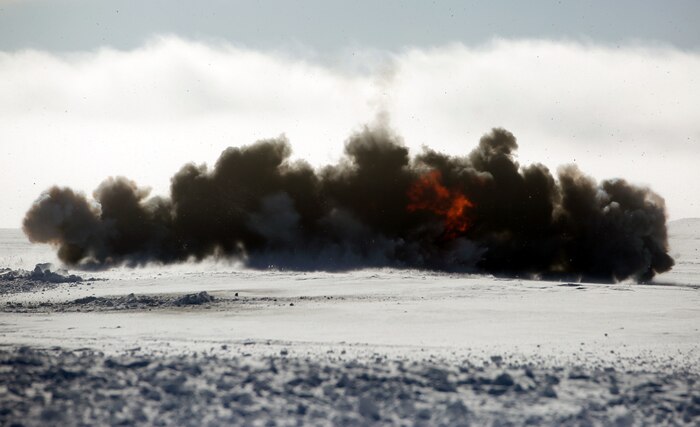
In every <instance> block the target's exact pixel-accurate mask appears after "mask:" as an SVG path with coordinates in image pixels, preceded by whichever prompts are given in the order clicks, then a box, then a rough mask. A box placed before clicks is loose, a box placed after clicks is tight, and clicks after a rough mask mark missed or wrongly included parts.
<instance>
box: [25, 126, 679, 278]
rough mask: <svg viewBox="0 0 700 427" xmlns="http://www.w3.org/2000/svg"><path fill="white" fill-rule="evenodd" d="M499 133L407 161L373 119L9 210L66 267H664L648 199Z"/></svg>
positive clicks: (526, 270)
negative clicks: (214, 261)
mask: <svg viewBox="0 0 700 427" xmlns="http://www.w3.org/2000/svg"><path fill="white" fill-rule="evenodd" d="M517 148H518V144H517V142H516V139H515V137H514V136H513V134H511V133H510V132H508V131H506V130H504V129H494V130H492V131H491V132H490V133H488V134H486V135H484V136H483V137H482V138H481V139H480V141H479V144H478V146H477V147H476V148H475V149H473V150H472V151H471V152H470V153H469V154H468V155H466V156H461V157H455V156H449V155H445V154H443V153H439V152H437V151H434V150H431V149H429V148H427V147H426V148H424V150H423V152H422V153H421V154H419V155H417V156H415V157H413V158H411V156H410V155H409V151H408V149H407V148H406V147H405V146H404V145H403V143H402V141H401V138H400V137H399V136H397V135H395V134H394V133H393V132H392V131H390V130H389V129H387V128H386V127H383V126H381V125H378V126H375V127H372V128H369V127H367V128H365V129H364V130H362V131H360V132H358V133H355V134H353V135H352V136H351V137H350V138H349V139H348V140H347V142H346V145H345V156H344V157H343V158H342V159H341V160H340V161H339V162H338V163H337V164H335V165H329V166H325V167H322V168H320V169H318V170H314V169H313V168H312V167H310V166H309V165H308V163H306V162H301V161H298V162H293V161H290V160H289V158H290V154H291V146H290V144H289V142H288V141H287V140H286V139H285V138H283V137H280V138H277V139H271V140H262V141H259V142H257V143H255V144H253V145H250V146H244V147H241V148H236V147H231V148H227V149H226V150H224V152H223V153H222V154H221V156H220V157H219V159H218V160H217V161H216V164H215V165H214V167H212V168H209V167H207V166H206V165H197V164H194V163H189V164H187V165H185V166H183V167H182V168H181V169H180V170H179V172H177V173H176V174H175V175H174V176H173V177H172V179H171V186H170V195H169V197H158V196H156V197H149V195H148V193H149V192H148V190H146V189H143V188H141V187H139V186H138V185H137V184H136V183H135V182H133V181H130V180H128V179H126V178H108V179H107V180H105V181H104V182H103V183H102V184H100V185H99V187H98V188H97V189H96V190H95V191H94V193H93V197H94V201H92V200H91V199H88V198H86V197H85V196H83V195H82V194H80V193H76V192H74V191H73V190H71V189H69V188H65V187H52V188H51V189H49V190H48V191H47V192H45V193H44V194H42V196H41V197H40V198H39V199H38V200H37V201H36V203H35V204H34V205H33V206H32V208H31V209H30V210H29V212H27V215H26V217H25V219H24V231H25V233H26V234H27V235H28V237H29V238H30V240H32V241H34V242H41V243H51V244H53V245H56V247H57V248H58V255H59V258H60V259H61V260H62V261H64V262H65V263H67V264H70V265H78V266H86V267H104V266H112V265H120V264H127V265H139V264H144V263H148V262H165V263H168V262H177V261H185V260H189V259H198V260H199V259H203V258H206V257H208V256H212V255H219V256H227V257H233V258H236V259H240V260H242V261H243V262H244V263H246V264H247V265H248V266H251V267H257V268H269V267H271V266H273V267H279V268H285V269H287V268H290V269H301V270H339V269H341V270H342V269H352V268H365V267H385V266H387V267H399V268H421V269H436V270H445V271H484V272H489V273H493V274H499V275H508V276H518V277H547V278H574V279H579V278H583V279H584V280H588V281H591V280H595V281H604V282H611V281H616V280H623V279H627V278H630V277H631V278H633V279H636V280H648V279H650V278H651V277H653V276H654V274H655V273H657V272H663V271H667V270H668V269H670V267H671V266H672V265H673V260H672V259H671V258H670V257H669V255H668V254H667V251H668V244H667V236H666V215H665V205H664V201H663V199H662V198H661V197H660V196H658V195H657V194H655V193H654V192H652V191H651V190H649V189H647V188H643V187H636V186H633V185H630V184H629V183H627V182H626V181H624V180H621V179H614V180H609V181H603V182H601V183H600V184H598V183H596V181H595V180H594V179H592V178H590V177H588V176H586V175H584V174H583V173H582V172H580V171H579V170H578V168H577V167H576V166H572V165H570V166H566V167H564V168H561V169H560V170H559V171H558V173H557V177H556V178H555V177H554V176H553V175H552V174H551V173H550V171H549V170H548V169H547V168H546V167H545V166H543V165H541V164H533V165H523V166H522V167H521V166H520V165H519V164H518V163H517V162H516V161H515V159H514V154H515V151H516V150H517Z"/></svg>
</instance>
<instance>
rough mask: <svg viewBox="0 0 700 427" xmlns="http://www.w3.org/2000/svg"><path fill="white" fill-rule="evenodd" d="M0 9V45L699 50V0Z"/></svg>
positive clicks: (98, 1) (156, 3)
mask: <svg viewBox="0 0 700 427" xmlns="http://www.w3.org/2000/svg"><path fill="white" fill-rule="evenodd" d="M0 7H1V10H0V49H2V50H15V49H19V48H27V47H30V48H36V49H48V50H90V49H95V48H97V47H100V46H104V45H109V46H113V47H116V48H120V49H130V48H134V47H137V46H139V45H140V44H141V43H143V41H144V40H146V39H148V38H149V37H151V36H153V35H156V34H176V35H179V36H181V37H185V38H197V39H200V38H203V39H208V38H219V39H224V40H228V41H230V42H233V43H236V44H243V45H245V46H247V47H251V48H266V49H267V48H279V47H281V46H282V47H284V46H294V45H295V44H299V45H301V46H305V47H310V48H312V49H313V50H315V51H318V52H322V53H324V54H327V53H333V52H335V51H338V50H343V49H346V48H348V47H352V46H354V45H357V46H360V47H364V48H374V49H388V50H396V49H400V48H404V47H406V46H436V45H442V44H445V43H447V42H462V43H465V44H475V43H481V42H483V41H486V40H489V39H490V38H492V37H500V38H548V39H561V38H568V39H583V40H592V41H600V42H605V43H620V42H628V41H641V42H650V41H652V42H660V43H667V44H671V45H674V46H677V47H680V48H683V49H696V48H698V47H700V25H698V19H699V18H700V2H698V1H695V0H668V1H658V0H616V1H605V0H602V1H591V0H580V1H561V0H560V1H551V0H530V1H520V0H509V1H503V0H500V1H499V0H495V1H454V0H447V1H415V0H407V1H397V0H386V1H367V0H359V1H352V2H348V1H337V0H312V1H269V0H262V1H229V0H204V1H202V0H178V1H173V0H121V1H119V0H115V1H107V0H0Z"/></svg>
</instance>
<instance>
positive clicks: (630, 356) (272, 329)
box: [0, 219, 700, 425]
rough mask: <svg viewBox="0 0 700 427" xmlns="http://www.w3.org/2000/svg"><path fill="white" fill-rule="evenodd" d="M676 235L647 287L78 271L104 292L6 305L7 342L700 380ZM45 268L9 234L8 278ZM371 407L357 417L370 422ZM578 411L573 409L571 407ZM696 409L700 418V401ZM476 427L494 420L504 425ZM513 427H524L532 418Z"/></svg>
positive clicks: (27, 298) (692, 262)
mask: <svg viewBox="0 0 700 427" xmlns="http://www.w3.org/2000/svg"><path fill="white" fill-rule="evenodd" d="M669 236H670V245H671V252H670V253H671V255H672V256H673V257H674V258H675V260H676V266H675V267H674V270H673V271H671V272H669V273H666V274H662V275H659V276H657V278H655V280H654V282H653V283H651V284H645V285H640V284H635V283H631V282H625V283H618V284H611V285H601V284H579V283H559V282H545V281H525V280H518V279H498V278H494V277H491V276H480V275H463V274H437V273H428V272H423V271H407V270H371V271H352V272H346V273H326V272H283V271H274V270H268V271H256V270H247V269H245V268H242V267H241V266H240V265H237V264H235V263H231V262H227V261H223V260H218V261H217V260H213V261H207V262H202V263H197V264H194V263H185V264H180V265H174V266H147V267H142V268H137V269H129V268H116V269H111V270H109V271H95V272H93V271H90V272H81V271H77V272H76V271H71V272H70V273H73V274H78V275H80V276H83V277H84V278H95V279H98V280H96V281H83V282H80V283H77V284H74V283H63V284H56V285H53V286H48V287H46V288H39V289H38V290H36V291H34V292H19V293H17V292H16V293H6V294H0V307H2V306H4V307H5V308H4V309H2V310H0V342H1V343H2V344H3V345H4V346H5V347H6V348H8V349H17V348H18V347H19V346H30V347H32V348H39V349H41V348H49V347H54V346H58V347H60V348H61V349H62V350H61V351H74V350H75V349H85V348H89V349H91V350H96V351H100V352H103V353H104V354H106V355H120V354H123V353H124V352H125V351H127V350H130V351H131V353H132V354H133V353H134V351H135V352H136V353H137V354H142V355H143V354H145V355H150V356H149V357H153V355H154V354H158V355H161V356H162V357H166V358H167V357H178V356H181V355H190V354H192V353H194V352H199V353H202V352H204V353H207V352H208V354H211V355H216V357H224V358H225V357H228V356H230V357H252V358H253V359H256V358H258V359H260V360H263V359H262V358H265V357H278V355H279V354H280V352H282V353H283V354H284V355H285V357H298V358H311V360H312V361H316V362H318V361H324V360H325V361H327V359H328V354H329V353H333V354H341V353H342V354H343V355H344V356H343V360H346V361H347V360H355V361H357V360H359V361H364V362H366V361H368V360H370V361H371V360H373V358H374V357H376V356H377V355H378V354H379V355H381V357H383V358H388V360H399V359H401V360H404V359H407V360H412V361H419V362H420V361H425V360H432V359H435V360H439V361H440V363H442V365H441V366H446V367H449V366H452V367H454V366H457V365H458V364H460V363H462V361H464V360H469V361H470V363H474V364H476V365H479V364H480V363H487V364H488V363H490V362H489V361H491V360H493V359H492V358H493V357H494V356H497V357H505V358H506V359H507V360H508V361H509V362H510V363H512V364H515V365H518V364H526V363H535V364H536V365H537V366H538V367H539V368H542V369H548V367H566V368H567V369H572V368H573V367H576V366H583V367H586V368H587V369H596V368H597V367H603V366H609V367H614V368H615V369H617V370H622V371H625V372H629V373H633V372H656V373H667V374H669V375H675V374H678V373H683V375H691V376H697V375H700V252H698V249H699V248H700V219H685V220H679V221H675V222H672V223H670V225H669ZM44 262H53V263H56V259H55V256H54V254H53V252H52V251H51V248H48V247H45V246H36V245H31V244H29V243H28V242H26V239H24V237H23V236H22V234H21V232H20V231H18V230H0V267H8V268H13V269H16V268H24V269H29V270H31V269H32V268H33V267H34V264H36V263H44ZM56 265H57V266H58V264H57V263H56ZM203 291H205V292H207V293H208V294H209V295H211V296H213V297H214V298H215V303H211V304H203V305H201V306H200V305H196V306H187V307H181V306H174V305H159V306H153V307H145V306H142V305H141V306H139V305H136V306H133V307H131V308H130V307H129V306H128V305H126V306H123V307H122V308H123V309H102V308H100V307H103V306H94V305H85V306H81V305H80V304H76V303H74V301H75V300H76V299H81V298H86V297H98V298H103V299H104V301H107V300H110V301H117V300H119V298H122V300H123V299H124V298H125V297H127V296H129V294H134V295H135V296H137V297H143V296H153V297H158V298H164V297H173V298H175V297H178V296H181V295H183V294H192V293H199V292H203ZM99 301H103V300H99ZM110 304H111V303H110ZM110 307H111V305H110ZM120 307H121V306H120ZM100 354H101V353H100ZM47 360H53V359H47ZM256 360H257V359H256ZM316 362H315V363H316ZM46 363H49V364H50V363H52V362H46ZM692 384H695V383H692V382H691V384H690V387H691V391H690V398H692V399H695V398H696V397H697V396H698V394H697V387H694V386H693V385H692ZM696 386H697V384H696ZM561 387H563V386H561ZM1 388H2V386H0V389H1ZM1 392H2V390H0V395H1ZM674 392H675V391H674ZM686 393H688V392H687V391H686ZM575 395H576V393H574V394H572V396H575ZM561 396H562V393H561V392H560V397H561ZM360 398H361V397H360ZM491 398H492V399H497V398H496V397H491ZM579 398H580V396H579ZM0 400H2V397H1V396H0ZM583 400H584V401H585V398H584V399H583ZM559 401H560V403H561V401H562V399H561V398H560V399H559ZM358 402H359V401H358ZM573 402H574V403H576V401H575V400H574V401H573ZM693 402H694V400H693ZM362 404H363V403H362V402H359V403H357V405H359V406H354V407H353V409H352V411H355V412H358V413H359V412H362V411H363V409H362ZM364 404H365V405H368V403H367V402H365V403H364ZM470 404H471V405H473V404H474V403H473V402H471V403H470ZM567 404H568V405H569V406H571V404H572V400H569V401H568V403H567ZM698 405H699V406H697V408H699V409H700V397H698ZM448 406H449V405H448ZM545 406H546V405H545ZM550 406H551V405H550ZM565 406H566V405H565ZM574 406H576V405H574ZM691 407H692V408H695V407H694V406H692V404H691ZM547 408H549V409H547ZM553 408H554V409H553ZM557 408H558V409H557ZM684 408H685V407H684ZM30 409H31V408H30ZM366 409H367V408H364V410H365V412H367V411H366ZM370 409H372V408H370ZM686 409H687V408H686ZM686 409H683V410H682V411H681V412H678V413H679V414H686V415H685V419H682V418H673V417H672V418H670V420H671V421H673V422H676V421H677V422H678V423H679V424H683V423H690V424H692V423H694V422H696V421H697V422H700V418H697V417H695V415H693V411H694V409H690V410H686ZM549 410H554V411H555V412H556V411H561V410H562V409H561V407H556V406H551V407H549V406H546V407H545V409H542V411H544V412H543V413H546V412H547V411H549ZM567 410H569V411H573V409H571V407H569V409H567ZM352 411H351V412H352ZM683 411H686V412H683ZM370 412H372V411H370ZM472 412H473V411H472ZM564 412H566V411H564ZM699 413H700V412H699ZM610 414H612V415H610V417H612V416H613V415H615V414H617V413H612V412H611V413H610ZM688 414H690V415H688ZM365 415H366V414H365ZM371 415H372V417H370V418H366V417H365V418H362V416H361V414H360V415H358V416H360V418H359V419H360V420H364V421H372V422H377V423H385V424H396V423H398V421H396V420H397V419H396V418H383V417H379V418H377V417H375V415H376V414H374V413H372V414H371ZM414 415H415V414H414ZM530 415H532V414H530ZM618 415H619V416H622V417H623V418H621V419H622V423H623V424H622V425H628V424H624V423H625V422H627V421H630V420H629V419H627V418H624V417H625V416H626V415H625V414H624V413H623V414H622V415H620V414H617V415H615V417H617V418H614V417H613V418H614V419H613V418H610V417H609V418H602V420H603V424H606V422H605V420H608V421H609V422H610V423H611V424H613V421H614V422H615V423H617V422H618V421H620V418H619V417H618ZM679 417H680V415H679ZM263 418H264V417H263ZM98 419H99V420H102V421H105V420H106V419H105V418H98ZM146 419H147V420H149V421H148V422H147V423H151V422H154V420H153V419H151V418H146ZM475 419H476V420H487V419H488V420H490V421H494V422H495V421H498V416H494V417H491V418H488V417H487V418H483V419H480V418H478V417H477V418H474V419H472V421H474V420H475ZM531 419H532V418H531ZM44 420H45V419H44ZM183 420H184V418H183V419H181V420H180V421H183ZM247 420H248V421H250V420H249V419H247ZM335 420H336V422H334V423H333V424H337V423H340V424H347V425H351V424H353V423H352V422H350V421H347V420H345V419H344V418H343V420H345V421H342V420H341V421H338V420H340V419H339V418H335ZM392 420H393V421H392ZM510 420H511V421H512V420H513V418H510ZM514 420H515V421H516V424H517V423H518V421H520V422H524V418H523V419H518V418H514ZM534 420H535V421H537V420H539V421H540V422H542V423H546V420H550V422H553V421H551V420H559V421H561V420H562V419H561V418H556V417H555V418H551V419H550V418H547V417H545V418H534ZM625 420H627V421H625ZM93 421H94V420H93ZM175 421H177V419H175ZM258 421H260V420H258ZM306 421H308V420H306V419H304V423H305V422H306ZM346 421H347V422H346ZM394 421H396V422H394ZM428 421H430V418H428ZM433 421H435V419H433ZM666 421H669V420H668V419H667V420H666ZM183 422H184V421H183ZM261 422H262V421H261ZM136 423H137V424H138V422H136ZM537 423H538V422H535V424H537ZM29 424H32V423H31V422H30V423H29ZM360 424H362V422H360ZM428 424H431V423H430V422H428ZM448 424H450V423H449V422H448ZM633 424H634V423H633ZM630 425H631V424H630Z"/></svg>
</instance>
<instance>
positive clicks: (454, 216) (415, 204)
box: [406, 170, 474, 239]
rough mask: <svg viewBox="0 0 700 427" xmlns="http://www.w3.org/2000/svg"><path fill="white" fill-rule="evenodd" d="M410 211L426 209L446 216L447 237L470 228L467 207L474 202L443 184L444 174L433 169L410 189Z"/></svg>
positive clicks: (408, 207) (455, 235) (459, 233)
mask: <svg viewBox="0 0 700 427" xmlns="http://www.w3.org/2000/svg"><path fill="white" fill-rule="evenodd" d="M408 198H409V200H410V202H409V204H408V206H406V209H407V210H408V212H416V211H419V210H425V211H429V212H432V213H434V214H435V215H438V216H440V217H443V218H444V224H445V232H444V236H445V237H446V238H447V239H454V238H456V237H458V236H460V235H463V234H464V233H465V232H466V231H467V229H469V225H470V220H469V218H468V217H467V212H466V211H467V209H469V208H472V207H474V204H473V203H472V202H471V201H470V200H469V199H468V198H467V197H466V196H465V195H464V194H462V193H460V192H459V191H454V190H449V189H447V187H445V186H444V185H443V184H442V174H441V173H440V171H438V170H432V171H430V172H428V173H426V174H424V175H423V176H421V177H420V178H419V179H418V180H417V181H416V182H415V183H413V185H412V186H411V187H410V188H409V189H408Z"/></svg>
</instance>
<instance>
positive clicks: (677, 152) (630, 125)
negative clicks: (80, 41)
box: [0, 37, 700, 227]
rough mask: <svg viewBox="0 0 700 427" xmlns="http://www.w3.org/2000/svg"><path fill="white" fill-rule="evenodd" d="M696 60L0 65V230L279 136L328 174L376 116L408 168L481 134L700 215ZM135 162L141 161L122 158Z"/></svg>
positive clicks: (526, 43) (671, 51) (458, 151)
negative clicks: (107, 183) (42, 197)
mask: <svg viewBox="0 0 700 427" xmlns="http://www.w3.org/2000/svg"><path fill="white" fill-rule="evenodd" d="M698 75H700V55H699V54H697V53H696V52H693V51H683V50H680V49H677V48H673V47H669V46H666V47H663V46H656V47H653V46H652V47H648V46H647V47H644V46H640V45H632V44H627V45H621V46H619V47H618V46H614V45H611V46H608V45H602V44H594V43H581V42H559V41H544V40H539V41H538V40H519V41H517V40H510V41H509V40H501V41H494V42H489V43H484V44H480V45H476V46H466V45H463V44H459V43H456V44H449V45H444V46H441V47H435V48H408V49H404V50H401V51H397V52H393V53H392V52H378V51H371V50H365V51H363V50H357V51H354V52H352V55H350V54H347V55H344V56H343V55H341V56H340V59H338V60H333V61H330V62H329V61H325V62H319V61H316V60H315V59H314V57H313V56H309V57H306V58H305V59H304V56H303V55H302V56H300V55H295V56H294V57H292V56H290V55H289V54H288V53H284V52H282V51H258V50H251V49H245V48H241V47H236V46H235V45H231V44H228V43H226V42H214V43H212V42H206V43H205V42H194V41H188V40H183V39H180V38H177V37H159V38H155V39H152V40H151V41H150V42H148V43H146V44H144V45H142V46H141V47H139V48H135V49H132V50H124V51H120V50H114V49H110V48H102V49H97V50H95V51H85V52H73V53H55V52H47V51H40V50H20V51H15V52H4V53H0V88H1V90H2V93H3V96H2V97H0V113H1V114H0V141H2V155H0V170H2V173H3V178H4V179H2V180H0V191H2V194H3V198H4V203H3V204H1V205H0V226H4V227H19V226H20V224H21V220H22V217H23V215H24V212H25V211H26V210H27V209H28V208H29V206H30V205H31V203H32V202H33V200H34V198H35V197H36V194H38V193H39V192H41V191H42V190H43V189H45V188H48V187H49V186H51V185H53V184H61V185H67V186H70V187H71V188H75V189H78V190H80V191H83V192H89V191H92V189H94V188H95V187H96V186H97V185H99V183H100V182H101V181H102V180H103V179H104V177H105V176H109V175H112V176H117V175H124V176H128V177H130V178H131V179H134V180H136V181H137V182H139V183H140V184H141V185H147V186H149V187H150V188H151V189H152V193H153V194H160V195H166V194H167V193H168V191H169V190H168V189H169V184H170V183H169V181H168V177H169V176H170V174H171V173H172V171H173V170H177V168H179V167H180V165H182V164H184V163H186V162H188V161H191V160H192V159H201V161H208V162H213V161H214V160H215V159H216V158H217V156H218V155H219V153H220V152H221V150H222V149H223V148H225V147H228V146H231V145H233V146H240V145H241V144H246V143H250V142H251V141H255V140H259V139H263V138H270V137H276V136H278V135H281V134H284V135H286V137H288V138H289V140H290V141H292V142H293V145H294V152H293V154H292V156H293V158H294V159H304V160H306V161H308V162H309V163H310V164H311V165H312V166H321V165H324V164H328V163H335V162H336V161H337V160H338V159H339V158H340V156H341V154H342V152H343V141H344V140H345V138H346V136H347V135H348V134H349V133H350V132H352V131H354V130H357V129H359V128H360V127H361V126H362V124H363V123H368V122H371V121H372V120H374V117H376V116H377V114H378V112H388V113H389V116H390V117H391V126H392V128H394V129H396V131H397V132H398V133H400V134H401V135H402V136H403V138H404V143H405V145H406V146H407V147H408V148H409V150H410V151H411V153H412V154H416V153H419V152H420V150H421V146H423V145H426V146H429V147H432V148H433V149H436V150H439V151H442V152H445V153H448V154H451V155H465V154H466V153H468V152H469V150H471V148H472V147H471V146H472V143H473V141H476V140H478V138H479V137H480V135H481V134H483V132H485V131H486V130H487V129H490V128H492V127H498V126H501V127H504V128H506V129H508V130H510V131H511V132H513V133H514V134H516V135H518V138H519V140H520V141H521V142H522V143H521V144H520V145H521V147H520V149H519V150H518V153H517V155H518V160H519V161H520V162H521V163H523V164H529V163H535V162H540V163H543V164H544V165H546V166H547V167H549V168H550V169H551V170H555V169H556V168H557V167H558V165H560V164H568V163H574V164H576V165H578V166H579V167H580V168H581V169H582V170H585V171H586V172H587V173H589V174H591V175H592V176H593V177H595V178H597V179H599V180H600V179H604V178H607V177H618V176H623V177H626V178H627V179H628V180H629V181H630V182H634V183H637V184H643V185H650V186H651V187H653V188H654V189H655V190H656V191H658V192H659V193H660V194H662V195H663V196H664V198H665V199H666V202H667V207H668V210H669V214H670V216H671V218H681V217H692V216H698V204H700V193H698V192H694V191H687V185H684V184H683V183H688V182H698V181H700V170H699V169H698V168H697V167H695V163H696V159H697V158H698V147H699V146H700V145H699V144H700V118H699V117H698V115H699V114H700V113H699V111H700V109H698V108H697V100H698V99H700V83H699V82H698V80H697V77H696V76H698ZM135 153H138V155H135Z"/></svg>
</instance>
